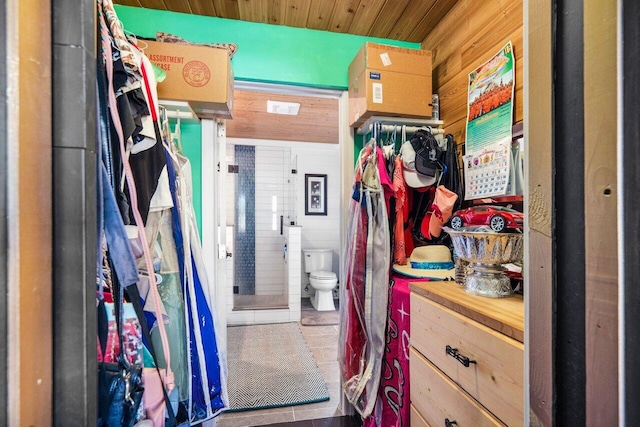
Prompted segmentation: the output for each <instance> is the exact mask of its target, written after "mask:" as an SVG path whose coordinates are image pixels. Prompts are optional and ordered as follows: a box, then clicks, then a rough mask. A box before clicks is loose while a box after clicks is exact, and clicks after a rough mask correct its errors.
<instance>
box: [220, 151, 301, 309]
mask: <svg viewBox="0 0 640 427" xmlns="http://www.w3.org/2000/svg"><path fill="white" fill-rule="evenodd" d="M226 153H227V194H226V197H227V244H228V246H230V247H231V250H232V253H233V258H232V259H231V260H230V261H231V262H229V263H228V267H227V278H228V280H230V281H231V282H232V289H233V310H260V309H264V310H266V309H281V308H288V302H289V298H288V284H287V280H286V272H285V262H284V261H285V239H284V227H285V226H286V225H292V224H295V221H296V218H295V217H296V215H295V210H294V207H295V200H294V196H295V191H294V189H293V186H294V185H295V184H294V180H293V179H292V177H291V173H292V170H294V169H295V166H292V164H293V163H294V160H292V158H291V149H290V148H289V147H283V146H268V145H248V144H247V145H245V144H233V143H229V144H227V150H226Z"/></svg>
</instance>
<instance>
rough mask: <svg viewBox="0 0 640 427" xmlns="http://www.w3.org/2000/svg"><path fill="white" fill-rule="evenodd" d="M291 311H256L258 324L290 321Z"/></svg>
mask: <svg viewBox="0 0 640 427" xmlns="http://www.w3.org/2000/svg"><path fill="white" fill-rule="evenodd" d="M289 317H290V315H289V310H288V309H287V310H256V311H255V322H256V323H282V322H288V321H289Z"/></svg>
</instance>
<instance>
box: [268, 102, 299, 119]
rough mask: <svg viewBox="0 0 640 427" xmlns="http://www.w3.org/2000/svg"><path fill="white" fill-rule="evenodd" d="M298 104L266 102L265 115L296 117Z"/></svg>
mask: <svg viewBox="0 0 640 427" xmlns="http://www.w3.org/2000/svg"><path fill="white" fill-rule="evenodd" d="M298 111H300V104H299V103H297V102H282V101H270V100H268V101H267V113H273V114H285V115H288V116H297V115H298Z"/></svg>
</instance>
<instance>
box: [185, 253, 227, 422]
mask: <svg viewBox="0 0 640 427" xmlns="http://www.w3.org/2000/svg"><path fill="white" fill-rule="evenodd" d="M191 265H192V268H193V282H194V283H193V285H194V289H195V295H196V305H197V309H198V321H199V322H198V327H199V328H200V337H201V339H202V348H203V349H204V350H205V352H204V358H205V363H206V364H207V382H208V383H209V397H210V400H211V408H212V409H214V410H215V409H220V408H223V407H224V403H223V402H222V396H221V393H222V384H221V381H220V357H219V355H218V343H217V342H216V334H215V330H214V325H213V315H212V314H211V310H209V304H207V299H206V297H205V295H204V290H203V289H202V284H201V283H200V277H199V275H198V270H197V268H196V264H195V262H193V260H192V261H191Z"/></svg>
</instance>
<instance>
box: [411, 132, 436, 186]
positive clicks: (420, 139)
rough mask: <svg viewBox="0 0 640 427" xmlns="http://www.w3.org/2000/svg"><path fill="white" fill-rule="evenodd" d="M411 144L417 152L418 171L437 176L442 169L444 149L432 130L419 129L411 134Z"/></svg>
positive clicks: (416, 163)
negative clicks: (441, 161) (441, 159)
mask: <svg viewBox="0 0 640 427" xmlns="http://www.w3.org/2000/svg"><path fill="white" fill-rule="evenodd" d="M411 146H412V147H413V149H414V151H415V152H416V160H415V167H416V172H418V173H420V174H422V175H427V176H436V175H437V173H438V172H439V171H441V170H442V166H441V165H440V158H441V156H442V149H441V148H440V145H439V144H438V141H437V140H436V138H435V137H434V136H433V134H431V132H429V131H427V130H423V129H418V130H417V131H416V132H415V133H414V134H413V136H411Z"/></svg>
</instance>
